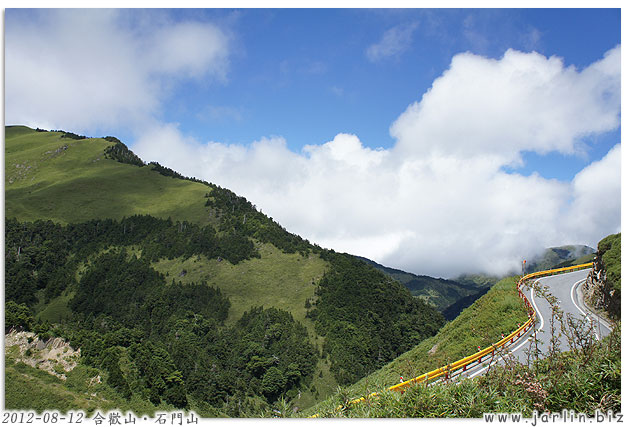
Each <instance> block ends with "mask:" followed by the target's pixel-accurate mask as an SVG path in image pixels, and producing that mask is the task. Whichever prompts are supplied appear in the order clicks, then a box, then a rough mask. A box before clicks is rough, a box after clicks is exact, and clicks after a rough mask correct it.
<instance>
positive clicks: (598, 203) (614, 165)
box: [567, 144, 622, 241]
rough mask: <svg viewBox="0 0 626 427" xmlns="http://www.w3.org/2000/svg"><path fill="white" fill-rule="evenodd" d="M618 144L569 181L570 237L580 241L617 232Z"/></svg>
mask: <svg viewBox="0 0 626 427" xmlns="http://www.w3.org/2000/svg"><path fill="white" fill-rule="evenodd" d="M621 153H622V149H621V144H618V145H616V146H615V147H613V149H611V151H609V152H608V154H607V155H606V156H605V157H604V158H602V159H601V160H598V161H596V162H593V163H591V164H590V165H589V166H587V167H586V168H584V169H583V170H582V171H580V172H579V173H578V174H577V175H576V177H575V178H574V180H573V181H572V185H571V191H572V199H573V200H572V202H571V208H570V210H569V215H568V218H567V221H568V225H569V226H570V228H571V231H570V232H571V233H576V234H577V235H579V236H581V237H582V238H583V240H584V241H593V240H594V239H596V238H597V236H598V235H600V236H606V235H608V234H613V233H618V232H619V231H620V230H621V222H620V218H621V198H620V190H621V185H620V184H621V158H622V154H621Z"/></svg>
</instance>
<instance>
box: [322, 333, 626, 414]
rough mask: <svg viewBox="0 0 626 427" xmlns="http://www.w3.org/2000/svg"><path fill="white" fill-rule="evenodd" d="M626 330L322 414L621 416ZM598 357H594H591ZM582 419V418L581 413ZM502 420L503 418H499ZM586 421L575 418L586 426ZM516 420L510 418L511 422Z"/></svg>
mask: <svg viewBox="0 0 626 427" xmlns="http://www.w3.org/2000/svg"><path fill="white" fill-rule="evenodd" d="M619 331H620V328H619V327H617V328H616V330H614V331H613V332H612V333H611V334H610V335H609V336H608V337H605V338H604V339H603V340H602V342H596V341H593V340H589V345H587V346H586V347H579V348H578V349H577V350H576V351H569V352H565V353H557V354H556V355H553V356H550V357H548V358H547V359H545V360H542V361H540V362H539V363H535V364H534V366H532V367H527V366H523V365H522V364H520V363H510V364H508V365H506V366H499V367H497V368H494V369H493V370H491V371H490V372H488V373H487V374H486V375H484V376H480V377H476V378H473V379H463V380H461V381H460V382H458V383H451V384H435V385H429V386H428V387H426V386H423V385H420V386H416V387H410V388H408V389H407V390H406V391H405V392H404V393H403V394H400V393H397V392H390V391H384V392H382V393H380V395H379V396H377V397H375V398H371V399H366V400H365V401H364V402H362V403H359V404H357V405H353V406H350V407H349V408H347V409H345V410H343V411H337V410H335V408H331V407H330V406H329V407H324V408H321V407H320V415H321V416H327V417H347V418H483V415H484V414H488V413H491V414H493V413H509V414H520V413H521V414H522V415H523V416H524V417H525V418H531V419H532V417H533V412H534V411H537V412H538V413H539V414H542V413H546V412H551V413H556V414H561V413H562V412H563V411H568V414H569V411H572V412H574V413H576V414H584V416H585V418H584V419H586V420H589V417H593V416H595V415H596V411H600V412H601V413H603V414H605V418H604V419H605V420H606V419H607V418H606V414H607V413H608V412H609V411H611V412H613V414H616V413H618V412H621V359H620V343H621V337H620V332H619ZM591 355H593V357H590V356H591ZM577 416H578V415H577ZM496 420H497V418H496ZM582 420H583V418H582V417H579V418H574V419H570V421H574V422H577V421H578V422H581V421H582ZM509 421H510V420H509Z"/></svg>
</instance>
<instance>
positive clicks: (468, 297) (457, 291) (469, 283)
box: [359, 257, 497, 320]
mask: <svg viewBox="0 0 626 427" xmlns="http://www.w3.org/2000/svg"><path fill="white" fill-rule="evenodd" d="M359 258H360V259H362V260H363V261H365V262H367V263H368V264H370V265H372V266H374V267H375V268H376V269H377V270H379V271H382V272H383V273H385V274H387V275H388V276H389V277H392V278H393V279H395V280H397V281H398V282H400V283H402V284H403V285H404V286H406V287H407V288H408V289H409V291H410V292H411V295H413V296H415V297H418V298H421V299H422V300H424V301H425V302H427V303H429V304H431V305H433V306H434V307H435V308H436V309H437V310H438V311H439V312H441V313H442V314H443V315H444V317H445V318H446V319H447V320H452V319H454V318H455V317H456V316H458V315H459V314H460V313H461V311H463V309H464V308H465V307H469V306H470V305H471V304H472V303H473V302H474V301H475V300H476V299H478V298H480V297H481V296H482V295H484V294H485V292H487V291H488V290H489V288H490V287H491V286H492V285H493V284H494V283H495V282H496V281H497V280H496V279H491V278H487V277H484V276H472V277H469V276H468V277H465V278H464V280H463V281H462V282H461V281H456V280H447V279H441V278H434V277H430V276H424V275H417V274H413V273H408V272H406V271H402V270H398V269H395V268H390V267H386V266H384V265H381V264H378V263H377V262H375V261H372V260H369V259H367V258H363V257H359Z"/></svg>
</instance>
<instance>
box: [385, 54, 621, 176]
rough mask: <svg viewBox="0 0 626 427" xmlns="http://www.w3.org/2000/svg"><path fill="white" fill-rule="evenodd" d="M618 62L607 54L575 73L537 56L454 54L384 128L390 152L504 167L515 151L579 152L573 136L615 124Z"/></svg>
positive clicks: (517, 155) (517, 156)
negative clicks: (492, 161)
mask: <svg viewBox="0 0 626 427" xmlns="http://www.w3.org/2000/svg"><path fill="white" fill-rule="evenodd" d="M620 58H621V53H620V48H619V47H617V48H614V49H612V50H611V51H609V52H608V53H607V54H606V56H605V58H603V59H602V60H600V61H598V62H596V63H595V64H592V65H591V66H589V67H587V68H586V69H584V70H582V71H580V72H579V71H577V70H575V69H574V68H573V67H564V65H563V61H562V60H561V59H559V58H556V57H551V58H546V57H544V56H542V55H540V54H538V53H522V52H518V51H514V50H508V51H507V52H506V53H505V55H504V57H503V58H502V59H500V60H494V59H488V58H484V57H481V56H477V55H472V54H469V53H465V54H460V55H456V56H455V57H454V58H453V60H452V64H451V66H450V68H449V69H448V70H447V71H446V72H445V73H444V74H443V75H442V76H441V77H439V78H438V79H437V80H435V82H434V83H433V85H432V87H431V89H430V90H429V91H428V92H427V93H426V94H424V96H423V97H422V100H421V101H419V102H415V103H414V104H412V105H411V106H409V108H407V110H406V111H405V112H404V113H403V114H402V115H401V116H400V117H399V118H398V119H397V120H396V122H395V123H394V124H393V125H392V126H391V134H392V135H393V136H394V137H395V138H396V139H397V140H398V143H397V145H396V148H395V149H396V150H398V151H401V152H403V153H405V154H406V155H409V154H411V153H441V154H443V155H454V156H463V157H470V156H485V155H488V156H494V157H496V158H497V161H498V162H499V163H502V164H508V165H514V164H519V162H520V160H521V157H520V153H521V152H522V151H535V152H537V153H541V154H544V153H548V152H550V151H558V152H561V153H567V154H571V153H575V152H579V151H581V150H582V147H581V145H580V144H581V142H580V138H581V137H584V136H586V135H588V134H591V133H598V132H604V131H607V130H611V129H615V128H616V127H617V126H618V125H619V120H620V119H619V113H620V98H619V94H620V73H621V71H620Z"/></svg>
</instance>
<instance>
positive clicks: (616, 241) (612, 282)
mask: <svg viewBox="0 0 626 427" xmlns="http://www.w3.org/2000/svg"><path fill="white" fill-rule="evenodd" d="M598 251H599V252H600V253H601V256H602V263H603V264H604V267H605V268H606V273H607V282H609V286H610V287H612V288H614V289H616V290H617V291H618V292H621V290H622V278H621V272H622V261H621V255H622V233H617V234H611V235H610V236H607V237H605V238H604V239H602V240H601V241H600V242H599V243H598Z"/></svg>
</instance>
